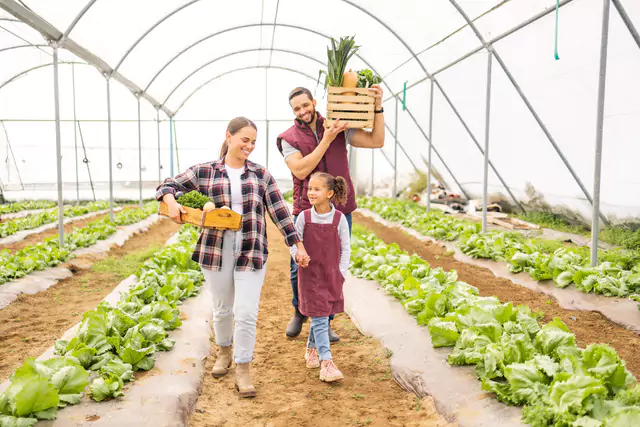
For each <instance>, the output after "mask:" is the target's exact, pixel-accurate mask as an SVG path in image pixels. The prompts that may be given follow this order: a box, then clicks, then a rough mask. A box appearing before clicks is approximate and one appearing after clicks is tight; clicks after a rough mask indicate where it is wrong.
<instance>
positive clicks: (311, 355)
mask: <svg viewBox="0 0 640 427" xmlns="http://www.w3.org/2000/svg"><path fill="white" fill-rule="evenodd" d="M304 360H306V361H307V368H309V369H314V368H319V367H320V358H319V357H318V349H317V348H307V351H306V352H305V353H304Z"/></svg>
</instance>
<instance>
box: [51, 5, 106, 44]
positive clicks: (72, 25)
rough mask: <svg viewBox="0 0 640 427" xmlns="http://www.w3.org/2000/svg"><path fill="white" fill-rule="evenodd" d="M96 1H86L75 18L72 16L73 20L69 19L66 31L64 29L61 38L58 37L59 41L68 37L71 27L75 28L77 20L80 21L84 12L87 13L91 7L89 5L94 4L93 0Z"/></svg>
mask: <svg viewBox="0 0 640 427" xmlns="http://www.w3.org/2000/svg"><path fill="white" fill-rule="evenodd" d="M97 1H98V0H89V3H87V4H86V5H85V6H84V7H83V8H82V10H81V11H80V13H78V14H77V15H76V17H75V18H73V21H71V24H70V25H69V27H68V28H67V31H65V32H64V34H63V35H62V39H60V41H64V40H66V39H67V38H68V37H69V34H71V31H73V29H74V28H75V26H76V24H77V23H78V21H80V20H81V19H82V17H83V16H84V14H85V13H87V12H88V11H89V9H90V8H91V6H93V5H94V4H95V2H97Z"/></svg>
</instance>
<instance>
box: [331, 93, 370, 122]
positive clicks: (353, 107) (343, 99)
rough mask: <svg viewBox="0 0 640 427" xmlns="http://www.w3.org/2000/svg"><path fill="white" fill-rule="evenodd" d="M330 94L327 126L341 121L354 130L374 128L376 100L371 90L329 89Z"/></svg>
mask: <svg viewBox="0 0 640 427" xmlns="http://www.w3.org/2000/svg"><path fill="white" fill-rule="evenodd" d="M328 92H329V96H328V98H327V120H326V122H325V123H326V126H331V125H332V124H334V123H335V122H336V120H337V119H340V121H341V122H345V121H346V122H347V123H348V124H349V126H348V127H349V128H352V129H365V128H366V129H371V128H373V119H374V112H373V111H374V109H375V103H376V98H375V97H374V96H373V95H371V92H370V91H369V89H364V88H351V87H329V89H328ZM345 92H352V93H353V92H355V95H344V93H345Z"/></svg>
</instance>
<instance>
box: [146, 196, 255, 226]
mask: <svg viewBox="0 0 640 427" xmlns="http://www.w3.org/2000/svg"><path fill="white" fill-rule="evenodd" d="M183 208H184V210H185V211H186V213H180V220H181V221H182V222H184V223H186V224H193V225H196V226H198V227H200V228H215V229H218V230H234V231H237V230H240V228H241V227H242V215H240V214H238V213H236V212H234V211H232V210H231V209H214V210H212V211H210V212H207V214H206V215H204V214H203V212H202V211H201V210H200V209H193V208H189V207H187V206H183ZM159 213H160V215H162V216H166V217H168V216H169V207H168V206H167V204H166V203H165V202H160V208H159Z"/></svg>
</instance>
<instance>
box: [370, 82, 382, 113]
mask: <svg viewBox="0 0 640 427" xmlns="http://www.w3.org/2000/svg"><path fill="white" fill-rule="evenodd" d="M369 92H371V96H373V97H374V98H376V104H375V109H376V110H379V109H381V108H382V93H383V92H382V86H380V85H373V86H371V87H370V88H369Z"/></svg>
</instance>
